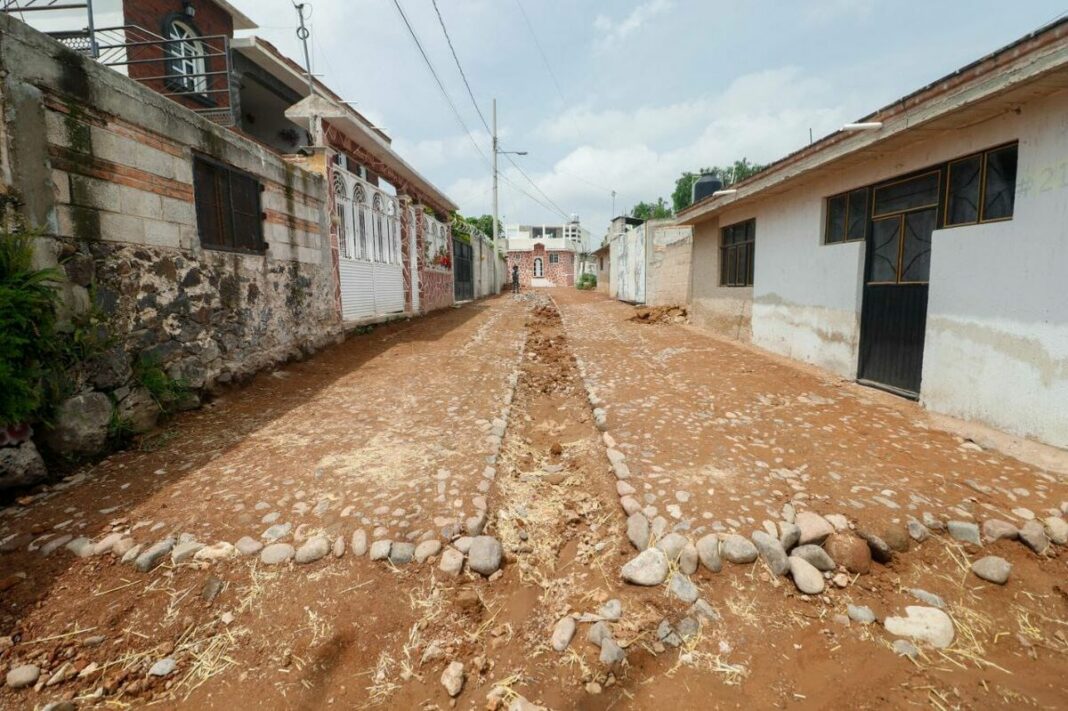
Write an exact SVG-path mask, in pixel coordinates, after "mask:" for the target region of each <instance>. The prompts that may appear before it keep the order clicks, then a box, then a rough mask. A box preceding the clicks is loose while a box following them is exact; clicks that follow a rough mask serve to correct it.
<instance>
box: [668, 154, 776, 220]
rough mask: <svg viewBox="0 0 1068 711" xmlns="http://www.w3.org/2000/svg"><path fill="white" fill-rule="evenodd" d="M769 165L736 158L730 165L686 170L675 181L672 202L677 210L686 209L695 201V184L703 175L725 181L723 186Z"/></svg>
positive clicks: (740, 179)
mask: <svg viewBox="0 0 1068 711" xmlns="http://www.w3.org/2000/svg"><path fill="white" fill-rule="evenodd" d="M767 167H768V166H766V165H761V164H759V163H750V162H749V159H748V158H742V159H741V160H736V161H734V163H733V164H732V165H729V166H724V167H720V166H715V167H712V168H702V169H701V171H700V172H698V173H691V172H690V171H686V172H685V173H683V174H682V175H681V176H679V179H678V180H676V181H675V192H673V193H672V194H671V202H672V204H673V205H674V206H675V212H679V211H681V210H685V209H686V208H687V207H689V206H690V203H691V202H693V199H692V197H693V184H694V183H696V182H697V179H698V178H700V177H701V176H702V175H705V174H711V175H714V176H716V177H717V178H719V179H720V180H721V181H723V186H724V187H726V186H728V185H733V184H734V183H737V182H739V181H742V180H745V179H746V178H748V177H750V176H753V175H756V174H757V173H759V172H760V171H762V170H764V169H765V168H767Z"/></svg>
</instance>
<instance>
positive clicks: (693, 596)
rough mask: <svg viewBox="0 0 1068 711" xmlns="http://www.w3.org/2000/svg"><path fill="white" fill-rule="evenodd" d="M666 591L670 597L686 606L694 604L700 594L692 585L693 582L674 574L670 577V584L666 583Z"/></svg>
mask: <svg viewBox="0 0 1068 711" xmlns="http://www.w3.org/2000/svg"><path fill="white" fill-rule="evenodd" d="M668 590H669V591H670V592H671V594H672V595H674V596H675V597H677V598H678V599H680V600H682V601H683V602H685V603H686V604H692V603H694V602H696V601H697V598H698V596H699V594H700V593H699V592H698V590H697V586H696V585H694V584H693V581H692V580H690V578H689V577H687V576H685V575H683V574H682V573H675V574H674V575H672V576H671V582H670V583H668Z"/></svg>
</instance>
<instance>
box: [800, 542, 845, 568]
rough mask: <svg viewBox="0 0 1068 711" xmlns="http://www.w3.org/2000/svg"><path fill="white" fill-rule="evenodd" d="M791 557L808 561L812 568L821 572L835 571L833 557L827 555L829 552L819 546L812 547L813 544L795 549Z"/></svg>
mask: <svg viewBox="0 0 1068 711" xmlns="http://www.w3.org/2000/svg"><path fill="white" fill-rule="evenodd" d="M790 555H793V556H797V557H798V558H801V559H802V560H805V561H807V562H808V563H809V564H810V565H811V566H812V567H814V568H815V569H816V570H818V571H820V572H827V571H829V570H834V565H835V564H834V560H833V559H832V558H831V556H829V555H827V551H825V550H823V549H822V548H820V547H819V546H816V545H812V544H811V543H810V544H808V545H804V546H798V547H797V548H794V549H793V551H791V553H790Z"/></svg>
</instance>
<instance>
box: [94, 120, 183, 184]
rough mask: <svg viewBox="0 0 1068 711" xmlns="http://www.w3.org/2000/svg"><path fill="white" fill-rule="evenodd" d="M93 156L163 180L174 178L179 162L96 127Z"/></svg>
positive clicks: (177, 159) (150, 148)
mask: <svg viewBox="0 0 1068 711" xmlns="http://www.w3.org/2000/svg"><path fill="white" fill-rule="evenodd" d="M93 155H95V156H97V157H98V158H103V159H104V160H109V161H112V162H113V163H118V164H120V165H127V166H130V167H131V168H137V169H138V170H143V171H145V172H146V173H152V174H153V175H158V176H160V177H163V178H175V177H176V175H177V168H176V164H177V163H178V162H179V161H180V159H179V158H176V157H174V156H172V155H171V154H169V153H164V152H163V151H160V150H157V149H155V148H152V147H150V146H146V145H144V144H142V143H138V142H137V141H134V140H132V139H129V138H126V137H125V136H120V135H118V134H117V133H112V132H111V131H108V130H106V129H103V128H99V127H97V126H94V127H93ZM189 182H192V179H190V181H189Z"/></svg>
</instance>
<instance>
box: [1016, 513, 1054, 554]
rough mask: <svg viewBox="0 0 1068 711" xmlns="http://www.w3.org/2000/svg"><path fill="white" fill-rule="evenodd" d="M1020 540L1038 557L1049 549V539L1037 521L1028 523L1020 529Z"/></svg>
mask: <svg viewBox="0 0 1068 711" xmlns="http://www.w3.org/2000/svg"><path fill="white" fill-rule="evenodd" d="M1020 540H1021V541H1023V542H1024V544H1025V545H1026V546H1027V547H1028V548H1030V549H1031V550H1032V551H1034V552H1035V553H1037V554H1038V555H1042V554H1043V553H1045V552H1046V549H1047V548H1049V537H1048V536H1046V530H1045V529H1044V528H1043V527H1042V524H1041V523H1039V522H1038V521H1034V520H1032V521H1028V522H1027V523H1025V524H1024V525H1023V526H1021V527H1020Z"/></svg>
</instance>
